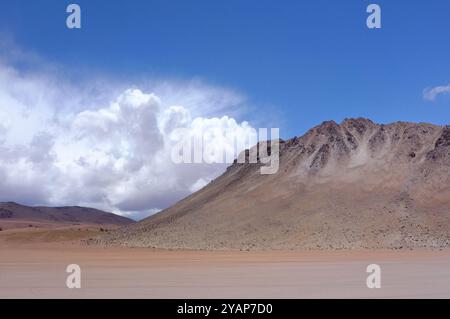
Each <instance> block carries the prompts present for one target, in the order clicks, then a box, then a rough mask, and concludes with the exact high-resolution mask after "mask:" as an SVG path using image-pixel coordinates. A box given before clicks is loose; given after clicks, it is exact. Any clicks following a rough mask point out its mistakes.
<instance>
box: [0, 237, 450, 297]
mask: <svg viewBox="0 0 450 319" xmlns="http://www.w3.org/2000/svg"><path fill="white" fill-rule="evenodd" d="M372 263H376V264H379V265H380V266H381V271H382V275H381V288H380V289H369V288H367V286H366V278H367V276H368V274H367V273H366V267H367V265H369V264H372ZM68 264H78V265H80V266H81V270H82V275H81V277H82V279H81V282H82V287H81V289H68V288H67V287H66V278H67V276H68V274H67V273H66V272H65V271H66V267H67V265H68ZM380 297H383V298H395V297H400V298H419V297H423V298H450V251H435V252H417V251H416V252H410V251H397V252H396V251H387V252H382V251H376V252H356V251H355V252H200V251H158V250H151V249H143V248H142V249H141V248H139V249H132V248H98V247H82V246H80V245H73V243H72V245H69V244H67V245H60V246H59V247H58V246H51V245H49V244H47V245H42V244H40V245H35V246H33V245H31V246H30V245H29V246H26V245H25V246H23V245H21V246H17V247H13V246H11V245H9V246H5V245H0V298H380Z"/></svg>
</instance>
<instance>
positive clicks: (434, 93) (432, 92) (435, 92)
mask: <svg viewBox="0 0 450 319" xmlns="http://www.w3.org/2000/svg"><path fill="white" fill-rule="evenodd" d="M448 93H450V84H449V85H447V86H445V85H444V86H436V87H433V88H426V89H425V90H424V91H423V98H424V99H425V100H428V101H434V100H436V98H437V97H438V96H439V95H441V94H448Z"/></svg>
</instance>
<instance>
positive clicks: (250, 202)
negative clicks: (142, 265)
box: [96, 119, 450, 251]
mask: <svg viewBox="0 0 450 319" xmlns="http://www.w3.org/2000/svg"><path fill="white" fill-rule="evenodd" d="M273 151H274V152H275V149H274V150H273ZM279 155H280V167H279V171H278V173H277V174H274V175H261V174H260V166H261V164H249V163H246V164H239V163H235V164H233V165H232V166H230V167H229V168H228V169H227V171H226V172H225V173H224V174H223V175H222V176H220V177H219V178H217V179H216V180H214V181H213V182H211V183H210V184H209V185H207V186H206V187H204V188H203V189H201V190H200V191H198V192H196V193H194V194H192V195H191V196H189V197H187V198H185V199H183V200H182V201H180V202H178V203H177V204H175V205H173V206H172V207H170V208H168V209H166V210H164V211H162V212H161V213H159V214H156V215H154V216H151V217H149V218H148V219H145V220H143V221H141V222H139V223H137V224H134V225H130V226H126V227H123V228H121V229H120V230H118V231H117V232H111V233H109V234H108V235H105V236H102V238H100V239H99V240H97V241H96V242H101V243H102V244H104V245H106V246H116V245H120V246H129V247H153V248H167V249H206V250H230V249H231V250H274V249H281V250H302V251H303V250H340V249H346V250H348V249H360V250H364V249H392V250H402V249H418V250H421V249H432V250H433V249H434V250H436V249H442V248H449V247H450V126H445V127H442V126H436V125H432V124H424V123H405V122H396V123H392V124H389V125H379V124H375V123H373V122H372V121H370V120H367V119H347V120H345V121H344V122H342V123H341V124H337V123H335V122H333V121H329V122H324V123H322V124H321V125H319V126H317V127H314V128H313V129H311V130H310V131H308V132H307V133H306V134H305V135H303V136H301V137H295V138H293V139H290V140H288V141H280V147H279Z"/></svg>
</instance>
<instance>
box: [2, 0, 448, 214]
mask: <svg viewBox="0 0 450 319" xmlns="http://www.w3.org/2000/svg"><path fill="white" fill-rule="evenodd" d="M74 2H76V3H78V4H79V5H80V6H81V10H82V29H81V30H69V29H68V28H67V27H66V18H67V15H68V14H67V13H66V7H67V5H68V4H70V2H69V1H63V0H40V1H29V0H27V1H25V0H15V1H8V2H6V1H2V3H1V5H0V8H1V9H0V149H1V150H2V152H1V156H0V177H1V178H0V201H11V200H12V201H17V202H20V203H24V204H30V205H38V204H39V205H51V206H60V205H80V206H89V207H95V208H99V209H104V210H107V211H112V212H115V213H118V214H122V215H127V216H131V217H133V218H136V219H139V218H142V217H145V216H148V215H149V214H151V213H155V212H157V211H159V210H161V209H164V208H166V207H168V206H170V205H171V204H173V203H175V202H176V201H178V200H180V199H182V198H184V197H185V196H186V195H188V194H190V193H192V192H195V191H196V190H198V189H200V188H202V187H203V186H204V185H206V184H207V183H208V182H209V181H211V180H212V179H214V178H215V177H217V176H218V175H220V174H221V173H223V172H224V171H225V168H226V166H227V165H228V164H227V163H216V164H217V165H216V164H214V165H211V164H208V163H202V164H195V165H193V164H180V165H178V164H177V163H175V162H174V161H173V158H171V154H172V153H171V152H172V150H173V146H174V143H176V138H177V133H176V130H177V128H179V127H184V128H188V132H189V133H187V134H186V135H187V136H190V134H194V135H195V134H196V133H198V132H201V133H204V132H213V131H214V130H218V131H220V132H224V131H227V130H230V131H232V132H233V133H234V134H235V135H236V136H244V137H245V136H247V134H249V132H251V131H252V129H253V128H258V127H278V128H280V134H281V137H283V138H289V137H293V136H295V135H301V134H303V133H304V132H305V131H306V130H307V129H309V128H311V127H313V126H315V125H317V124H320V123H321V122H322V121H325V120H335V121H337V122H340V121H342V120H343V119H344V118H346V117H367V118H370V119H372V120H374V121H375V122H379V123H389V122H393V121H398V120H402V121H416V122H432V123H436V124H450V94H449V93H450V59H449V57H450V41H448V39H447V38H448V36H449V30H450V19H449V13H450V2H449V1H448V0H431V1H401V0H397V1H391V0H389V1H377V2H376V3H377V4H379V5H380V6H381V10H382V28H381V29H378V30H369V29H368V28H367V26H366V19H367V16H368V14H367V13H366V7H367V5H368V4H370V2H369V1H362V0H345V1H328V0H327V1H325V0H318V1H300V0H296V1H267V0H258V1H250V0H248V1H242V0H241V1H236V0H227V1H217V0H216V1H211V0H208V1H204V0H195V1H194V0H192V1H185V0H183V1H181V0H180V1H171V0H164V1H163V0H161V1H159V0H158V1H154V0H147V1H144V0H129V1H126V2H125V1H104V0H103V1H102V0H88V1H87V0H77V1H74ZM424 92H425V94H424ZM152 93H154V94H152ZM225 115H226V116H225ZM245 121H248V122H249V123H247V122H245ZM204 136H206V139H207V140H205V145H209V146H212V147H217V146H224V147H226V146H228V147H231V145H233V144H234V141H232V140H230V139H228V138H227V137H225V138H224V137H223V136H221V135H220V134H219V135H214V134H204ZM237 151H238V152H239V151H241V150H237Z"/></svg>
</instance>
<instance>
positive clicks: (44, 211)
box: [0, 202, 133, 226]
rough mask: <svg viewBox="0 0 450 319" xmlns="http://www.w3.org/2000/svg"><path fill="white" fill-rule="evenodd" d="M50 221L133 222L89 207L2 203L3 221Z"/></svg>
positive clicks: (113, 223) (1, 216)
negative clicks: (33, 205)
mask: <svg viewBox="0 0 450 319" xmlns="http://www.w3.org/2000/svg"><path fill="white" fill-rule="evenodd" d="M2 221H3V222H5V223H6V222H8V223H11V222H20V221H24V222H40V223H43V222H49V223H82V224H94V225H95V224H97V225H118V226H123V225H127V224H131V223H133V221H132V220H131V219H128V218H126V217H122V216H119V215H115V214H112V213H107V212H104V211H101V210H98V209H94V208H87V207H78V206H73V207H45V206H36V207H30V206H24V205H20V204H17V203H14V202H6V203H0V223H1V222H2Z"/></svg>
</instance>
